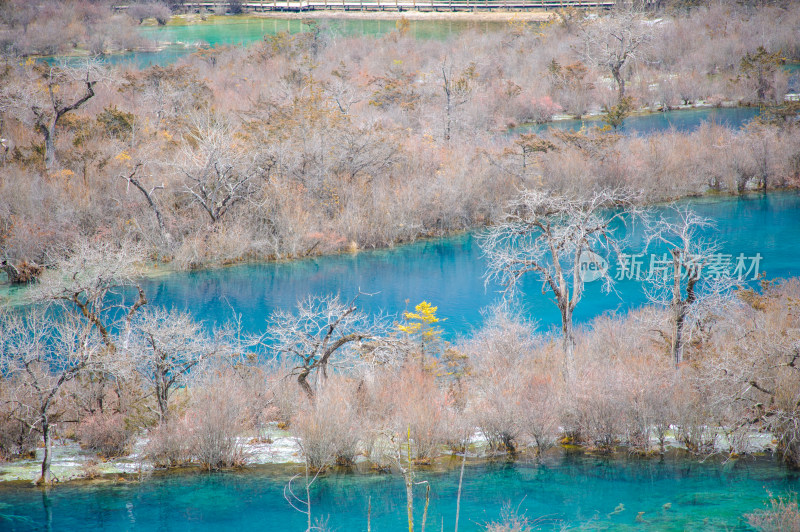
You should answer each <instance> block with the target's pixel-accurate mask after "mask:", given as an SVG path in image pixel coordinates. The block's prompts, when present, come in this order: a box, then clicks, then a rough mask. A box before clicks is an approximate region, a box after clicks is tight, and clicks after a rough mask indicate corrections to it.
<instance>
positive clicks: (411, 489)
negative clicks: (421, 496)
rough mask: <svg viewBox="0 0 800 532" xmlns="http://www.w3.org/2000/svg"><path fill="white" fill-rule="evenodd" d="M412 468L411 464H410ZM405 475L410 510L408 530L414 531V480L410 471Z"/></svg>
mask: <svg viewBox="0 0 800 532" xmlns="http://www.w3.org/2000/svg"><path fill="white" fill-rule="evenodd" d="M408 467H409V468H411V464H410V463H409V464H408ZM404 476H405V481H406V509H407V510H408V532H414V481H413V479H412V478H411V472H410V471H409V472H408V473H407V474H406V475H404Z"/></svg>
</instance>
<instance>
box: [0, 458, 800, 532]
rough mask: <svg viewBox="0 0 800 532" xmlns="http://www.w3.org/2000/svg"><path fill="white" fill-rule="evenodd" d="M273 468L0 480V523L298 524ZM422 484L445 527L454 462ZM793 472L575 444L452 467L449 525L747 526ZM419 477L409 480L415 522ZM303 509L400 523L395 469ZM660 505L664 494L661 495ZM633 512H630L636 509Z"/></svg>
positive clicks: (338, 524) (320, 486) (340, 518)
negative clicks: (539, 457) (612, 455)
mask: <svg viewBox="0 0 800 532" xmlns="http://www.w3.org/2000/svg"><path fill="white" fill-rule="evenodd" d="M288 480H289V474H288V473H287V471H286V469H285V468H274V467H272V468H270V467H264V468H257V469H253V470H249V471H242V472H224V473H215V474H199V473H195V474H191V473H190V474H174V475H164V476H156V477H153V478H150V479H146V480H145V481H144V482H141V483H135V482H126V483H116V484H94V485H91V484H90V485H85V484H84V485H82V484H74V485H65V486H58V487H57V488H55V489H51V490H50V491H49V493H43V492H42V491H40V490H39V489H36V488H32V487H22V488H21V487H14V488H8V487H4V486H2V485H0V530H7V531H31V530H115V531H118V530H147V531H151V530H159V531H206V530H208V531H210V530H231V531H234V530H236V531H239V530H263V531H266V532H269V531H291V530H294V531H301V530H305V521H304V519H305V516H303V515H301V514H299V513H298V512H297V511H295V510H293V509H292V508H290V507H289V505H288V503H287V502H286V500H285V499H284V497H283V489H284V486H285V485H286V483H287V481H288ZM418 480H428V481H429V482H430V485H431V502H430V509H429V515H428V530H440V529H441V526H442V523H444V527H445V530H452V527H453V525H454V520H455V519H454V518H455V506H456V493H457V489H458V470H457V469H455V468H454V469H453V470H449V471H445V472H435V473H431V472H421V473H420V475H419V477H418ZM798 488H800V477H798V475H797V474H796V473H791V472H789V471H787V470H786V469H784V468H781V467H779V466H777V465H776V464H775V462H774V461H771V460H767V459H760V460H757V461H755V460H744V461H738V462H731V463H728V464H725V465H722V464H719V463H699V462H693V461H683V460H674V459H670V458H667V459H664V460H660V459H647V460H637V459H625V458H616V459H606V458H598V457H591V456H583V455H577V454H571V455H570V454H566V455H558V456H554V457H551V458H545V459H544V460H543V462H542V463H540V464H525V463H508V462H497V463H488V464H486V463H484V464H480V465H473V466H468V467H467V468H466V471H465V474H464V485H463V494H462V501H461V515H460V526H459V530H462V531H465V532H466V531H477V530H481V529H482V528H483V525H485V524H486V523H489V522H492V521H496V520H497V519H498V517H499V515H500V512H501V510H502V508H503V506H504V505H506V504H510V505H511V506H512V507H514V508H519V511H520V512H521V513H522V512H524V513H525V514H526V515H527V517H528V518H529V519H530V520H534V519H539V520H540V521H539V522H540V524H541V525H542V526H543V529H544V530H552V529H554V528H555V529H556V530H557V529H559V528H558V527H557V526H556V525H561V524H566V525H568V526H570V527H578V526H582V529H583V530H658V531H683V530H701V529H702V530H709V531H711V530H720V531H722V530H727V531H731V530H749V528H748V527H747V525H746V522H745V521H744V520H743V517H742V516H743V514H745V513H748V512H752V511H753V510H756V509H758V508H762V507H763V504H764V502H765V501H766V500H767V499H768V495H767V491H770V492H772V493H773V494H774V495H776V496H777V495H784V494H786V493H788V492H791V491H797V490H798ZM424 489H425V488H424V486H417V487H416V495H417V501H416V509H417V517H416V519H417V530H419V522H420V519H421V514H422V499H423V498H424ZM311 499H312V515H314V516H316V517H318V518H321V519H323V520H327V523H328V525H329V527H330V529H331V530H337V531H342V532H352V531H363V530H366V521H367V505H368V500H369V499H371V504H372V530H375V531H382V532H399V531H403V530H408V526H407V524H406V522H405V491H404V486H403V483H402V479H401V478H400V476H399V475H380V474H358V473H340V474H330V475H328V476H325V477H322V478H319V479H318V480H317V482H316V483H315V484H314V485H313V486H312V493H311ZM665 505H667V506H666V507H665ZM640 512H642V513H641V515H640V516H639V518H638V520H637V515H639V514H640Z"/></svg>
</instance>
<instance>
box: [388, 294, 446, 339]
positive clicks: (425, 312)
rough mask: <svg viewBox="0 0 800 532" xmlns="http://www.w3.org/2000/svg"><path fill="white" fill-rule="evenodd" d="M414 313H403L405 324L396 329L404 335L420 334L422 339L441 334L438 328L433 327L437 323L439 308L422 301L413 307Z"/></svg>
mask: <svg viewBox="0 0 800 532" xmlns="http://www.w3.org/2000/svg"><path fill="white" fill-rule="evenodd" d="M414 310H415V311H416V312H403V319H404V320H406V322H407V323H406V324H400V325H398V326H397V328H398V329H399V330H400V331H402V332H404V333H406V334H411V335H413V334H421V335H422V337H423V338H426V339H427V338H433V337H437V336H439V335H440V334H441V333H442V330H441V329H440V328H438V327H434V326H433V324H434V323H439V321H440V320H439V318H437V317H436V311H437V310H439V307H434V306H433V305H431V304H430V303H428V302H427V301H423V302H422V303H420V304H418V305H417V306H416V307H414Z"/></svg>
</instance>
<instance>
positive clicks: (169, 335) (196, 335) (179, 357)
mask: <svg viewBox="0 0 800 532" xmlns="http://www.w3.org/2000/svg"><path fill="white" fill-rule="evenodd" d="M132 328H133V334H132V341H131V342H130V347H129V349H130V353H131V358H132V362H133V364H134V367H135V369H136V370H137V372H138V373H139V374H140V375H141V376H142V378H143V379H144V380H145V382H147V385H148V386H149V388H150V389H151V391H152V393H153V396H154V397H155V399H156V404H157V406H158V418H159V421H160V422H161V423H163V422H165V421H167V420H168V419H169V417H170V408H169V407H170V404H169V400H170V396H171V395H172V392H173V391H174V390H175V389H176V388H178V387H180V386H182V385H184V384H185V380H186V376H187V375H188V373H189V371H191V369H192V368H194V367H195V366H196V365H197V364H199V363H200V362H201V361H202V360H203V359H205V358H206V357H208V356H209V355H211V354H213V352H214V351H215V346H214V344H213V342H212V340H211V339H210V338H208V336H207V335H206V334H205V332H204V331H203V327H202V325H201V324H200V323H198V322H196V321H194V320H193V319H192V317H191V316H190V315H189V314H188V313H186V312H180V311H177V310H171V311H167V310H164V309H155V310H152V311H149V312H148V311H145V312H143V313H141V314H139V316H137V318H136V319H135V320H134V322H133V324H132Z"/></svg>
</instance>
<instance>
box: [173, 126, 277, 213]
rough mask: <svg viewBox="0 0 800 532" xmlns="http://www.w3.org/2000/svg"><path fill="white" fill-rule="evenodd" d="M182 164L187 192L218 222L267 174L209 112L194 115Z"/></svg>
mask: <svg viewBox="0 0 800 532" xmlns="http://www.w3.org/2000/svg"><path fill="white" fill-rule="evenodd" d="M185 141H186V144H185V146H184V161H183V163H182V165H181V171H182V172H183V174H184V175H185V176H186V191H187V192H188V193H189V194H190V195H191V197H192V198H193V199H194V200H195V202H197V204H198V205H200V206H201V207H202V208H203V210H204V211H205V212H206V213H207V214H208V216H209V218H211V223H212V224H214V223H217V222H218V221H219V220H220V218H222V217H223V216H225V214H226V213H227V212H228V211H229V210H230V209H231V207H233V206H234V205H236V204H237V203H239V202H240V201H242V200H245V199H247V198H249V197H250V196H251V195H252V194H253V193H254V192H255V191H256V186H255V185H256V181H257V178H259V177H262V176H265V175H268V173H269V168H262V167H259V166H258V165H257V164H256V161H255V158H254V156H253V155H252V154H251V153H252V152H251V150H248V149H247V146H245V141H244V139H243V138H242V137H241V136H239V137H237V133H236V131H235V129H234V127H233V125H231V124H230V123H229V122H228V121H227V120H226V119H225V118H222V117H219V116H215V115H212V114H210V113H198V114H195V115H193V117H192V123H191V127H190V129H189V132H187V134H186V135H185Z"/></svg>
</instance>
